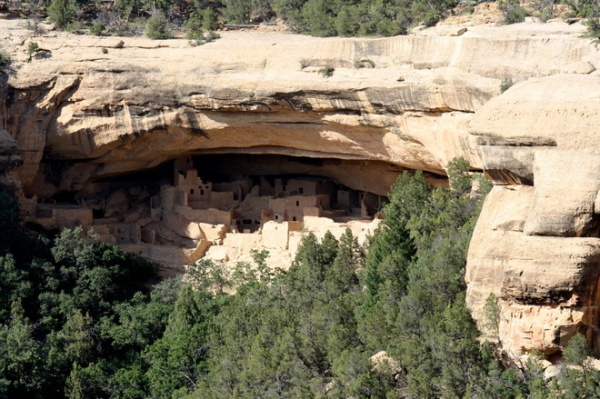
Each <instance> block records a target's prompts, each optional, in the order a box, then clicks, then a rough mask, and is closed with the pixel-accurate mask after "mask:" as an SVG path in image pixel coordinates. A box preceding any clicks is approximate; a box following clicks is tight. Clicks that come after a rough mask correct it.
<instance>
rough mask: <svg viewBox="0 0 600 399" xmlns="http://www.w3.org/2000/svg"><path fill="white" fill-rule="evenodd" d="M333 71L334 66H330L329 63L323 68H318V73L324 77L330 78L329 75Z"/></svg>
mask: <svg viewBox="0 0 600 399" xmlns="http://www.w3.org/2000/svg"><path fill="white" fill-rule="evenodd" d="M334 72H335V68H334V67H332V66H331V65H326V66H324V67H323V68H321V69H319V73H320V74H321V76H323V77H324V78H330V77H332V76H333V73H334Z"/></svg>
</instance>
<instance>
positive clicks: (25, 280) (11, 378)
mask: <svg viewBox="0 0 600 399" xmlns="http://www.w3.org/2000/svg"><path fill="white" fill-rule="evenodd" d="M467 168H468V164H467V163H466V162H464V161H461V160H458V161H455V162H453V163H451V164H450V165H449V167H448V172H449V176H450V189H444V188H438V189H434V190H432V189H431V188H430V187H429V186H428V185H427V183H426V181H425V178H424V176H423V174H422V173H420V172H416V173H412V174H409V173H405V174H404V175H402V176H401V177H400V178H399V179H398V181H397V183H396V184H395V185H394V187H393V188H392V190H391V192H390V196H389V203H388V204H387V205H386V206H385V208H384V210H383V215H384V220H383V222H382V224H381V226H380V228H379V230H378V231H377V233H376V234H375V235H374V236H373V237H372V238H371V240H370V242H369V244H368V245H367V246H366V247H362V246H360V245H358V243H357V240H356V238H355V237H353V236H352V233H351V232H350V230H347V231H346V232H345V233H344V234H343V235H342V236H341V237H340V238H339V239H336V238H335V237H334V236H333V235H332V234H330V233H327V234H325V235H324V236H323V237H322V238H321V239H319V238H317V237H316V236H315V235H313V234H309V235H307V236H306V237H304V238H303V240H302V242H301V245H300V247H299V249H298V252H297V254H296V257H295V260H294V261H293V264H292V266H291V267H290V269H289V270H288V271H286V272H283V271H274V270H272V269H271V268H269V266H268V253H267V252H266V251H256V252H255V254H254V255H255V256H254V258H255V259H254V263H255V264H254V265H249V264H239V265H238V266H237V267H236V269H235V270H227V269H226V268H224V267H223V265H221V264H218V263H213V262H209V261H201V262H198V263H197V264H196V265H194V266H193V267H192V268H191V269H190V270H191V272H190V273H189V274H188V276H187V278H186V280H185V281H182V280H181V279H180V278H175V279H167V280H164V281H162V282H160V283H156V280H154V278H155V277H154V266H153V265H152V264H149V263H147V262H146V261H144V260H142V259H140V258H138V257H136V256H133V255H129V254H125V253H123V252H122V251H121V250H119V249H118V248H116V247H113V246H111V245H108V244H103V243H99V242H96V241H95V238H94V235H93V234H88V235H84V234H83V232H82V231H81V229H79V228H78V229H73V230H65V231H63V232H61V233H60V234H55V235H52V234H50V233H43V234H40V233H34V231H33V230H23V229H22V228H21V227H20V225H19V223H18V217H17V216H16V215H17V212H18V209H17V207H16V205H15V201H14V200H12V199H11V198H10V197H8V196H6V195H4V194H0V201H1V202H2V204H3V207H2V208H1V209H2V212H4V214H5V217H4V218H2V220H0V223H2V224H3V226H2V227H3V231H10V232H11V235H10V236H9V235H6V234H4V235H2V239H1V240H0V249H1V250H2V252H1V254H0V327H1V328H0V397H6V398H40V397H43V398H70V399H74V398H107V399H108V398H124V399H138V398H139V399H141V398H181V397H187V398H189V399H192V398H202V399H211V398H213V399H217V398H218V399H222V398H239V399H242V398H243V399H246V398H247V399H255V398H339V399H346V398H365V399H366V398H381V399H392V398H441V397H443V398H536V399H543V398H588V397H589V398H592V397H598V395H599V393H600V373H599V372H598V371H596V370H595V369H593V368H592V367H591V365H590V363H589V361H588V360H587V356H588V355H590V353H591V352H590V350H589V347H588V344H587V341H586V340H585V338H584V337H583V336H579V335H577V336H575V338H574V339H572V340H571V344H570V345H569V347H568V348H567V349H566V350H565V353H564V355H565V359H566V361H568V362H570V363H572V364H574V365H576V367H574V368H567V369H565V370H564V371H563V373H562V374H560V375H559V376H558V377H557V378H554V379H551V380H545V379H544V377H543V371H542V369H541V367H540V365H539V362H537V361H536V360H535V359H536V357H535V356H532V357H531V359H530V361H529V362H528V364H527V366H526V367H524V368H520V369H519V368H515V369H510V368H509V369H505V368H504V366H503V365H502V364H501V363H499V362H498V361H497V360H496V358H495V356H494V351H493V350H492V348H491V347H490V346H489V345H487V344H484V345H483V346H481V345H480V343H479V342H478V340H477V338H478V335H479V332H478V331H477V328H476V326H475V323H474V322H473V320H472V318H471V315H470V313H469V311H468V309H467V308H466V307H465V301H464V292H465V289H466V287H465V283H464V279H463V273H464V265H465V257H466V250H467V245H468V242H469V239H470V236H471V233H472V230H473V226H474V222H475V220H476V218H477V216H478V213H479V208H480V205H481V200H478V199H477V198H478V197H479V196H477V195H475V196H472V195H470V190H471V184H470V182H471V179H472V176H471V175H470V174H469V173H468V171H467ZM153 283H154V285H153V286H152V284H153ZM227 287H229V288H230V287H235V288H236V291H237V292H236V294H234V295H227V294H225V293H224V292H225V288H227Z"/></svg>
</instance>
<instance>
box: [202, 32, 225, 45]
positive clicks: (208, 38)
mask: <svg viewBox="0 0 600 399" xmlns="http://www.w3.org/2000/svg"><path fill="white" fill-rule="evenodd" d="M220 38H221V35H219V34H218V33H217V32H212V31H211V32H208V33H207V34H206V35H204V40H205V41H206V42H207V43H210V42H212V41H215V40H217V39H220Z"/></svg>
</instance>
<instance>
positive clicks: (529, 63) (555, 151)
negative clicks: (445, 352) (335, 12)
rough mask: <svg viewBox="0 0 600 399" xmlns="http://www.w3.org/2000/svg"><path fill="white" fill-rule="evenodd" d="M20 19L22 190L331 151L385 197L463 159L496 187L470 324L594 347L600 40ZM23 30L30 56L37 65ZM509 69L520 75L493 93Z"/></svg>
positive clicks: (10, 104) (545, 34)
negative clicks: (209, 33) (415, 175)
mask: <svg viewBox="0 0 600 399" xmlns="http://www.w3.org/2000/svg"><path fill="white" fill-rule="evenodd" d="M23 26H24V24H23V22H22V21H0V38H2V43H3V46H4V48H5V49H6V50H7V51H8V52H9V53H10V54H11V55H12V58H13V60H14V62H13V67H12V68H13V71H12V73H11V74H10V78H9V80H8V84H9V85H8V87H7V88H6V89H5V90H3V96H4V98H5V100H6V101H5V106H4V107H2V111H3V117H2V119H1V120H2V126H1V127H2V128H4V129H6V130H7V131H8V132H9V133H10V134H11V136H12V137H13V138H14V139H16V141H17V142H18V146H19V148H20V150H21V157H22V159H23V166H22V167H20V168H18V169H17V170H16V175H17V176H18V178H19V179H20V182H21V184H22V189H23V195H24V197H25V198H28V197H31V196H34V195H35V196H37V197H38V198H51V197H52V196H54V195H55V194H57V193H61V192H75V193H77V194H78V195H86V194H90V193H93V192H94V190H95V182H97V181H98V179H102V178H110V177H114V176H119V175H121V174H125V173H130V172H138V171H141V170H145V169H149V168H153V167H155V166H158V165H160V164H162V163H163V162H165V161H168V160H170V159H174V158H176V157H179V156H182V155H187V154H223V155H224V156H226V155H227V154H278V155H287V156H296V157H308V158H317V159H323V160H328V164H329V165H331V164H335V162H333V163H332V160H340V161H344V162H343V163H340V165H343V167H337V168H336V167H334V166H332V167H329V168H326V169H324V170H323V172H322V174H323V175H325V176H330V177H334V178H336V179H338V180H339V181H340V182H342V183H343V184H346V185H347V186H348V187H351V188H354V189H357V190H366V191H370V192H373V193H379V194H384V193H385V192H386V190H387V188H388V187H389V184H390V182H391V181H393V179H394V178H395V176H397V174H398V173H399V172H400V171H402V170H404V169H420V170H425V171H427V172H430V173H431V176H432V178H433V177H434V176H435V175H439V176H441V175H443V174H444V165H445V164H446V163H447V162H448V160H450V159H452V158H453V157H455V156H463V157H465V158H466V159H468V160H469V161H470V163H471V165H472V166H473V168H474V169H482V170H484V171H486V173H487V174H488V176H489V177H490V178H491V179H492V180H493V181H494V183H495V185H496V186H495V187H494V189H493V191H492V193H491V195H490V196H489V198H488V199H487V200H486V204H485V208H484V210H483V213H482V216H481V218H480V221H479V223H478V226H477V228H476V231H475V234H474V237H473V240H472V243H471V249H470V253H469V261H468V266H467V276H466V277H467V280H468V283H469V292H468V298H467V301H468V303H469V306H470V307H471V309H472V310H473V312H474V316H475V317H476V318H477V319H479V320H480V321H481V320H483V318H484V316H483V311H482V308H483V303H484V301H485V299H486V298H487V296H488V295H489V294H490V293H495V294H496V295H497V296H498V297H499V298H501V299H500V307H501V316H502V317H501V323H500V340H501V341H502V343H503V345H504V347H505V348H507V350H509V351H510V352H512V353H513V354H515V355H516V354H519V353H520V352H523V351H525V352H527V351H529V350H531V349H534V348H535V349H539V350H542V351H544V352H546V353H555V352H559V351H560V350H561V348H562V345H563V344H564V342H565V340H566V339H568V338H569V337H570V336H571V335H572V334H573V333H574V332H575V331H576V330H578V329H582V330H584V331H586V332H587V333H588V335H589V337H590V338H592V340H594V342H596V334H595V331H596V328H597V325H598V322H599V320H598V317H597V298H596V297H597V296H598V292H597V289H596V287H597V285H598V281H599V278H600V276H599V275H598V274H599V273H598V271H597V270H600V269H599V268H598V260H599V257H600V239H598V238H597V237H598V232H599V229H600V224H599V223H598V220H599V219H598V216H597V215H598V213H600V211H597V209H599V208H600V200H598V199H597V196H598V191H599V190H600V179H599V177H600V176H598V173H600V172H598V171H600V168H599V167H598V166H599V165H598V163H600V157H599V156H598V153H597V152H598V150H597V145H596V142H595V141H596V140H598V139H597V138H596V135H595V133H596V132H597V131H598V128H599V127H600V126H598V125H599V123H600V119H599V118H598V112H600V102H599V101H598V96H599V93H600V84H599V81H600V80H599V77H598V75H597V74H596V73H595V69H596V67H598V66H600V52H599V51H598V50H597V48H596V45H595V44H594V43H593V42H591V41H590V40H587V39H582V38H580V37H579V36H580V34H581V33H582V31H583V29H584V28H583V27H582V26H580V25H572V26H569V25H566V24H563V23H559V22H557V23H549V24H534V23H529V24H521V25H516V26H510V27H491V26H479V27H468V29H467V30H466V31H465V30H464V28H462V27H452V26H450V27H448V26H444V27H438V28H436V29H431V30H425V31H422V32H420V33H418V34H415V35H412V36H407V37H394V38H385V39H354V38H352V39H344V38H331V39H319V38H310V37H304V36H296V35H291V34H283V33H271V32H223V34H222V36H223V37H222V38H221V39H219V40H217V41H215V42H213V43H209V44H206V45H203V46H200V47H191V46H189V44H188V43H187V41H185V40H169V41H149V40H146V39H141V38H93V37H89V36H74V35H69V34H66V33H58V32H51V33H49V34H46V35H44V36H42V37H33V36H32V33H31V32H29V31H28V30H26V29H25V28H24V27H23ZM30 41H35V42H37V43H38V44H39V47H40V49H41V51H38V52H37V53H36V54H35V55H34V56H33V57H32V59H30V60H29V57H28V56H27V54H26V48H27V45H28V43H29V42H30ZM103 49H106V50H103ZM361 60H362V61H364V62H363V63H362V64H363V65H367V66H370V65H371V63H372V64H373V65H374V68H355V67H354V65H355V63H356V62H357V61H358V63H359V64H360V61H361ZM367 60H369V61H367ZM324 66H331V67H333V68H335V72H334V74H333V76H331V77H323V76H321V75H320V74H319V73H318V71H319V69H320V68H322V67H324ZM506 79H511V80H512V81H513V82H521V83H518V84H516V85H515V86H514V87H512V88H510V89H509V90H508V91H507V92H505V93H503V94H501V93H500V84H501V82H502V81H503V80H506ZM370 165H377V169H376V170H377V171H376V172H373V170H372V169H370ZM598 346H599V345H598V343H596V347H598Z"/></svg>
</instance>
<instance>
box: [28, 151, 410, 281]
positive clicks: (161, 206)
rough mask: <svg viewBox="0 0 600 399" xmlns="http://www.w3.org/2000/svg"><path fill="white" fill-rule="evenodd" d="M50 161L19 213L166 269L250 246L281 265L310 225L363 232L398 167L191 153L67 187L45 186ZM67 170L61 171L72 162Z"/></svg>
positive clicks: (224, 257) (234, 257)
mask: <svg viewBox="0 0 600 399" xmlns="http://www.w3.org/2000/svg"><path fill="white" fill-rule="evenodd" d="M57 168H58V167H57V166H56V165H54V166H52V167H49V166H46V167H45V168H42V169H41V173H43V174H44V178H43V180H44V183H43V184H40V185H39V186H38V189H39V193H40V194H41V195H40V196H39V197H38V196H37V195H34V196H32V197H31V198H30V199H23V200H22V202H23V203H24V205H25V206H24V207H23V211H24V213H25V215H24V216H25V217H26V218H28V220H30V221H33V222H36V223H39V224H40V225H42V226H44V227H46V228H65V227H74V226H77V225H82V226H84V227H85V228H87V229H92V230H93V231H94V232H95V233H96V234H97V235H98V236H99V239H100V240H102V241H105V242H110V243H113V244H117V245H119V246H121V247H122V248H124V249H126V250H128V251H134V252H138V253H140V254H141V255H143V256H145V257H147V258H150V259H153V260H155V261H158V262H159V263H161V264H162V265H163V266H165V267H166V269H167V270H171V271H174V272H176V271H178V270H180V269H181V267H182V266H183V265H186V264H191V263H193V262H195V261H197V260H198V259H200V258H202V257H204V256H207V257H209V258H211V259H215V260H219V261H239V260H241V259H242V260H243V259H246V258H248V256H249V255H248V254H249V253H250V252H251V251H252V250H253V249H257V248H266V249H268V250H269V251H270V252H272V253H273V255H274V257H275V258H277V259H279V260H280V262H279V263H280V265H281V266H282V267H287V266H289V262H290V261H291V258H292V257H293V254H294V253H295V248H296V245H297V243H298V242H299V240H300V238H301V236H302V234H306V233H308V232H309V231H310V232H313V233H315V234H318V235H320V234H324V233H325V232H326V231H328V230H329V231H333V232H336V231H337V234H341V232H342V231H343V230H345V229H346V228H347V227H350V228H351V229H352V230H353V232H354V233H355V234H356V235H357V236H358V237H359V238H360V239H361V240H364V239H366V237H367V235H369V234H372V233H373V231H374V229H375V228H376V226H377V223H378V212H379V211H380V210H381V207H382V206H383V204H384V203H385V201H386V197H384V196H383V195H382V194H381V193H382V192H387V190H389V187H390V185H391V182H392V181H393V180H394V179H395V178H396V177H397V175H398V174H399V173H400V170H399V169H398V168H397V167H395V166H393V165H386V164H384V163H380V162H374V161H346V160H335V159H329V160H326V159H312V158H305V157H290V156H283V155H250V154H211V155H194V154H190V155H185V156H181V157H178V158H175V159H173V160H170V161H168V162H165V163H163V164H161V165H160V166H158V167H155V168H151V169H148V170H145V171H139V172H135V173H129V174H123V175H119V176H110V177H103V178H99V179H96V180H92V181H90V182H87V183H86V184H84V185H82V186H81V187H79V189H78V190H73V191H68V190H60V189H57V188H56V187H54V188H53V189H52V186H53V183H52V181H53V176H54V175H53V173H54V170H55V169H57ZM69 168H70V169H69V170H70V171H69V170H67V168H64V169H65V170H63V171H62V173H63V174H65V173H67V174H68V173H73V172H72V170H73V169H75V170H76V169H77V165H69ZM373 170H375V171H378V173H373ZM384 170H385V172H384ZM40 180H41V177H40ZM342 182H344V183H346V184H343V183H342ZM44 194H46V196H44ZM48 194H51V195H48ZM167 273H168V272H167Z"/></svg>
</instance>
